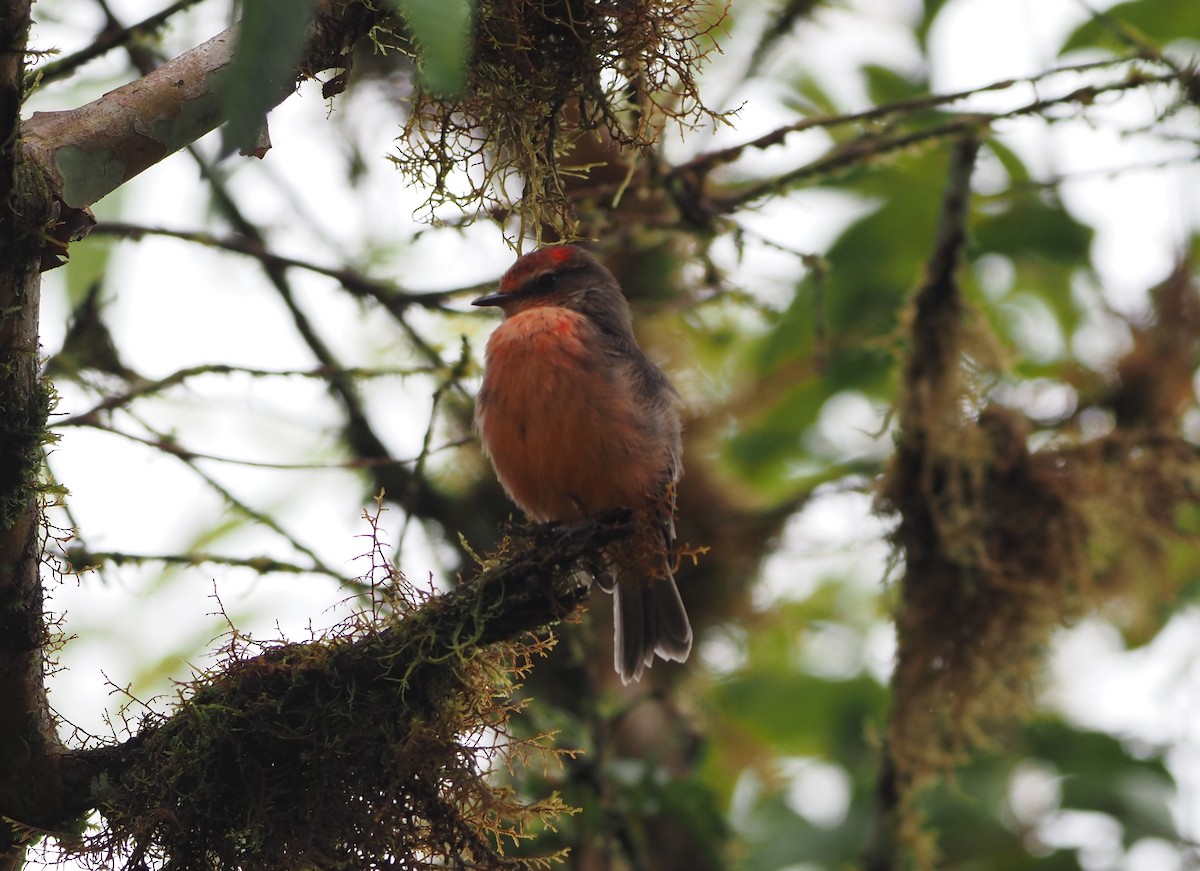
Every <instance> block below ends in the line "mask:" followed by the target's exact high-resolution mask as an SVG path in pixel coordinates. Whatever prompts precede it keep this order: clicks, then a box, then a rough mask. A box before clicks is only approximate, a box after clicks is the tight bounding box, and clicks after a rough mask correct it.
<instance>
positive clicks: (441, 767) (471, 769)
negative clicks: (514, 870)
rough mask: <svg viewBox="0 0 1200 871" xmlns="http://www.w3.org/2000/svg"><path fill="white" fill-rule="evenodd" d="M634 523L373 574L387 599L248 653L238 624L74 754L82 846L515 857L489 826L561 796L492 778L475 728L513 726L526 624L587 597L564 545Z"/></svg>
mask: <svg viewBox="0 0 1200 871" xmlns="http://www.w3.org/2000/svg"><path fill="white" fill-rule="evenodd" d="M632 530H633V523H632V518H631V517H629V516H628V513H627V512H617V513H613V514H610V515H606V516H604V517H601V518H598V519H595V520H591V521H587V522H584V523H582V524H578V525H573V526H559V525H546V526H539V527H534V528H532V529H531V530H528V531H527V532H523V533H522V535H523V536H525V537H524V538H522V540H521V541H520V543H519V546H514V545H512V544H510V545H509V547H508V552H506V553H505V554H503V555H502V556H503V558H502V560H500V561H498V562H496V563H494V564H489V565H487V566H486V568H485V570H484V571H483V572H482V573H481V574H480V575H479V576H478V577H477V578H476V579H474V580H472V581H470V582H467V583H464V584H462V585H461V586H459V587H458V588H457V589H455V590H454V591H452V592H450V593H446V594H444V595H439V596H433V597H431V598H428V599H427V600H426V601H425V602H424V603H423V604H421V605H420V606H419V607H409V606H410V605H411V604H412V603H411V602H409V603H408V605H406V604H405V602H406V601H407V599H406V598H405V597H404V596H396V597H389V596H388V595H387V594H386V591H385V595H384V597H383V602H384V603H385V604H390V605H391V606H392V607H382V608H380V607H378V604H379V603H378V602H376V605H377V607H375V608H373V609H372V610H371V612H370V613H366V614H360V615H358V616H357V617H356V618H353V619H352V620H350V621H349V622H347V623H346V624H343V625H342V626H341V627H339V628H337V629H335V630H334V631H333V632H331V633H330V634H329V635H328V636H326V637H324V638H320V639H317V640H314V641H311V642H306V643H280V644H275V645H271V646H267V647H261V646H260V647H258V648H257V651H258V652H257V653H256V654H255V655H247V651H248V650H250V649H251V647H252V646H251V645H250V644H249V643H247V642H245V641H244V640H242V641H241V642H240V643H239V639H238V637H237V636H234V638H233V640H232V641H231V643H230V645H229V647H228V650H227V652H226V656H225V660H224V662H223V663H221V664H220V665H219V667H218V668H216V669H214V670H213V671H212V672H210V673H208V674H206V675H202V676H201V677H200V678H198V679H197V680H196V681H195V682H193V683H192V684H190V685H189V686H188V687H187V688H186V692H185V693H184V694H183V695H184V696H185V697H184V698H182V699H181V701H180V703H179V705H178V706H177V708H176V710H175V711H174V712H173V713H172V714H171V715H170V716H169V717H163V718H150V719H148V720H147V722H145V723H144V724H143V726H142V728H141V730H140V731H139V732H138V734H136V735H134V736H133V737H131V738H130V739H128V740H127V741H125V742H124V743H122V744H119V745H115V746H105V747H99V748H92V749H85V750H78V751H74V752H72V753H70V754H69V755H68V757H67V758H66V760H65V763H64V764H65V766H66V767H67V768H68V769H69V777H70V779H71V780H72V782H74V783H76V784H78V785H79V787H80V788H81V793H80V799H81V802H80V806H79V808H78V809H79V811H80V812H82V811H85V810H87V809H89V808H92V807H95V808H98V809H99V810H100V811H101V813H102V814H103V815H104V817H105V819H106V821H107V828H106V829H105V830H104V831H103V832H102V833H101V834H100V835H98V836H95V837H91V838H88V839H87V840H85V841H81V842H79V844H78V852H79V853H80V854H81V855H82V856H83V858H84V860H85V861H91V862H94V863H96V864H98V865H104V863H111V861H112V860H113V859H114V858H115V857H121V858H125V859H127V860H128V861H130V862H134V863H136V862H140V861H147V862H149V863H150V864H151V866H152V867H154V866H160V865H161V866H162V867H187V868H199V869H205V868H212V869H218V868H221V869H223V868H233V867H295V866H297V865H303V864H308V863H313V862H314V857H324V860H325V862H324V864H323V863H322V862H315V864H322V866H323V867H324V866H325V865H327V864H329V863H330V862H332V865H334V866H338V867H341V866H340V865H338V863H339V862H348V861H351V860H352V861H353V863H354V866H355V867H375V866H374V865H373V864H372V861H371V860H372V858H381V857H388V856H390V857H398V856H407V857H412V858H413V860H414V862H415V863H416V864H415V865H414V866H413V867H424V865H425V864H426V863H428V864H436V862H435V861H433V860H432V859H431V858H430V857H431V856H440V857H441V858H442V859H443V860H447V859H448V860H452V861H451V864H454V863H455V862H459V863H461V862H462V861H468V862H474V863H479V864H481V865H483V866H486V867H526V862H528V860H517V859H511V858H508V857H504V856H503V850H502V849H501V842H502V841H504V840H506V839H512V838H519V837H524V836H527V834H525V833H526V830H527V828H528V826H529V824H530V822H531V819H533V818H545V817H546V816H547V815H551V814H553V813H556V812H559V811H560V810H561V809H562V808H561V806H559V805H557V804H556V803H555V801H554V800H553V799H551V800H550V801H549V803H547V802H545V801H543V802H541V803H538V804H534V805H529V804H527V803H525V801H523V800H519V799H518V798H516V797H514V796H512V795H510V794H508V793H506V792H504V791H503V790H501V789H498V788H496V787H494V786H493V785H492V784H490V783H489V782H488V781H487V779H486V778H485V777H484V775H483V774H482V773H481V772H480V767H481V766H480V763H479V756H480V752H481V749H480V748H481V744H482V745H483V746H484V747H486V743H487V742H486V740H483V739H485V738H486V737H487V736H488V735H492V736H495V735H500V736H501V737H502V739H506V740H509V741H512V742H516V743H520V742H519V740H518V739H515V738H512V737H511V736H507V735H506V732H505V723H506V718H507V714H508V713H509V712H511V710H512V707H511V704H510V703H509V702H508V698H509V696H510V690H511V674H512V672H513V671H514V669H515V670H516V671H517V672H518V673H520V672H521V671H522V670H523V668H524V667H527V663H528V660H529V658H530V656H531V653H535V652H537V651H538V650H540V649H541V648H542V647H544V644H545V641H544V636H543V637H542V640H540V641H538V640H533V641H531V640H530V639H531V638H535V636H531V635H530V633H535V632H538V631H539V630H542V629H544V628H545V627H548V626H550V625H552V624H553V623H555V622H556V621H558V620H561V619H563V618H564V617H567V616H568V615H570V614H571V613H573V612H574V611H575V609H576V608H577V607H578V606H579V604H580V603H581V602H582V601H583V600H584V598H585V597H586V595H587V585H586V584H583V583H581V582H580V580H579V579H578V577H577V576H576V574H575V571H574V566H575V565H576V563H577V562H578V561H579V560H581V559H586V558H587V556H588V555H589V554H592V553H595V552H596V550H597V549H598V548H601V547H603V546H604V545H606V544H609V543H611V542H613V541H615V540H617V539H619V538H622V537H624V536H627V535H629V534H630V533H631V532H632ZM392 581H393V582H394V583H396V584H402V583H403V581H402V579H399V578H393V579H392ZM88 784H91V785H92V786H91V788H90V789H89V788H85V787H86V786H87V785H88ZM105 867H108V866H107V865H105ZM405 867H409V866H408V865H405Z"/></svg>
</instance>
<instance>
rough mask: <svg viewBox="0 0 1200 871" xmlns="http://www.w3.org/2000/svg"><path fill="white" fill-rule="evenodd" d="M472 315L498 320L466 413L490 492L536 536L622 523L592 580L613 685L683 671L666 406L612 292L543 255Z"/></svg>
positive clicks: (594, 268) (675, 419)
mask: <svg viewBox="0 0 1200 871" xmlns="http://www.w3.org/2000/svg"><path fill="white" fill-rule="evenodd" d="M473 305H480V306H497V307H499V308H500V310H501V311H502V312H503V313H504V322H503V323H502V324H501V325H500V326H499V327H497V328H496V330H495V332H493V333H492V336H491V339H490V340H489V341H488V344H487V354H486V361H485V368H484V376H483V386H482V388H481V389H480V391H479V400H478V403H477V404H476V408H475V422H476V425H477V426H478V428H479V433H480V436H481V438H482V440H483V448H484V451H485V452H486V453H487V455H488V456H489V457H490V458H491V461H492V466H493V467H494V468H495V470H496V476H497V477H498V478H499V479H500V483H501V484H502V485H503V486H504V489H505V491H506V492H507V493H508V495H509V497H510V498H511V499H512V500H513V501H514V502H516V503H517V505H519V506H520V507H521V509H522V510H523V511H524V512H525V514H526V515H527V516H528V517H529V519H530V520H532V521H534V522H538V523H545V522H548V521H552V520H567V521H576V520H582V519H583V518H585V517H588V516H590V515H594V514H596V513H598V512H601V511H604V510H606V509H609V508H619V507H623V508H630V509H633V510H634V512H635V517H637V518H638V531H637V532H636V533H635V535H634V536H633V537H632V541H631V542H618V543H617V544H615V545H612V546H610V548H609V549H608V551H607V553H606V555H605V556H606V558H607V562H608V564H607V565H606V566H605V568H604V570H602V571H600V572H598V573H597V578H598V580H599V581H600V583H601V586H603V587H604V588H605V589H611V591H612V593H613V619H614V623H615V626H616V638H615V644H614V647H615V652H614V660H615V665H616V669H617V673H618V674H619V675H620V676H621V680H622V681H623V682H625V683H628V682H629V681H631V680H639V679H640V678H641V676H642V670H643V668H644V667H646V666H648V665H651V664H652V663H653V661H654V655H655V654H658V655H659V656H660V657H662V658H663V659H670V660H674V661H676V662H683V661H684V660H685V659H687V657H688V654H689V653H690V652H691V649H692V628H691V625H690V624H689V622H688V617H687V612H686V611H685V610H684V608H683V602H682V601H681V600H680V598H679V590H678V588H677V587H676V586H675V579H674V578H673V577H672V575H671V564H672V562H673V556H672V552H673V545H674V538H675V525H674V502H675V482H676V481H677V480H678V479H679V476H680V474H681V472H682V466H681V458H680V454H681V450H682V449H681V445H680V437H679V432H680V424H679V412H678V410H677V403H678V400H679V395H678V394H677V393H676V392H675V388H674V387H672V386H671V382H670V381H668V380H667V376H666V375H664V374H663V372H662V370H661V369H659V368H658V367H657V366H655V365H654V364H653V363H652V362H650V360H649V359H648V358H647V357H646V355H645V354H644V353H643V352H642V349H641V348H640V347H638V344H637V339H636V338H634V335H633V323H632V321H631V319H630V315H629V304H628V303H627V302H626V301H625V297H624V295H623V294H622V293H621V288H620V286H619V285H618V284H617V280H616V279H615V278H614V277H613V275H612V273H611V272H609V271H608V270H607V269H605V268H604V267H603V266H602V265H601V264H600V263H599V261H597V260H596V259H595V258H594V257H592V255H591V254H589V253H588V252H587V251H585V250H583V249H582V248H579V247H577V246H574V245H555V246H551V247H546V248H540V249H538V250H537V251H534V252H532V253H530V254H527V255H525V256H524V257H522V258H520V259H519V260H518V261H517V262H516V263H514V264H513V265H512V267H511V268H510V269H509V270H508V271H507V272H506V273H504V276H503V277H502V278H501V279H500V287H499V289H498V291H497V292H496V293H492V294H488V295H487V296H483V297H480V298H479V299H477V300H475V301H474V302H473Z"/></svg>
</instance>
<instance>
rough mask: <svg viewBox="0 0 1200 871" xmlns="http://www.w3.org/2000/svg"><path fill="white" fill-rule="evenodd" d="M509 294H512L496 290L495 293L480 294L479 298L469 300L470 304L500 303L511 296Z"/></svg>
mask: <svg viewBox="0 0 1200 871" xmlns="http://www.w3.org/2000/svg"><path fill="white" fill-rule="evenodd" d="M511 296H512V294H508V293H500V292H499V291H497V292H496V293H489V294H488V295H487V296H481V297H479V299H473V300H471V305H500V303H502V302H504V301H505V300H506V299H509V298H511Z"/></svg>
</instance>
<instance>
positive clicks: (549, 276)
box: [530, 272, 558, 293]
mask: <svg viewBox="0 0 1200 871" xmlns="http://www.w3.org/2000/svg"><path fill="white" fill-rule="evenodd" d="M556 284H558V273H557V272H545V273H542V274H541V275H539V276H538V277H537V278H535V279H534V281H533V287H531V288H530V290H532V291H533V292H534V293H546V292H548V291H551V290H553V289H554V286H555V285H556Z"/></svg>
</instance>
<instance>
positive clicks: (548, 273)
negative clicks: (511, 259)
mask: <svg viewBox="0 0 1200 871" xmlns="http://www.w3.org/2000/svg"><path fill="white" fill-rule="evenodd" d="M471 304H472V305H494V306H498V307H499V308H500V310H501V311H503V312H504V315H505V317H511V316H512V315H514V314H517V313H518V312H521V311H525V310H526V309H530V308H536V307H538V306H557V307H560V308H569V309H573V310H575V311H578V312H581V313H582V314H585V315H590V316H593V317H594V316H596V315H597V313H599V314H600V316H601V317H604V315H608V317H609V318H611V317H612V315H613V313H614V311H613V310H615V313H616V314H617V316H618V318H620V315H621V313H625V315H624V316H625V318H626V319H627V318H628V314H627V312H628V305H627V304H626V302H625V297H624V296H623V295H622V293H621V289H620V287H619V285H618V284H617V280H616V279H615V278H613V275H612V273H611V272H609V271H608V270H607V269H605V268H604V266H603V265H602V264H601V263H600V261H598V260H597V259H596V258H595V257H593V256H592V255H591V254H589V253H588V252H587V251H585V250H583V249H582V248H580V247H578V246H576V245H551V246H548V247H546V248H539V249H538V250H536V251H532V252H530V253H529V254H526V255H525V256H524V257H522V258H521V259H519V260H518V261H517V262H516V263H514V264H513V265H512V266H511V267H509V269H508V271H507V272H505V273H504V276H503V277H502V278H501V279H500V287H499V288H498V289H497V290H496V292H495V293H489V294H488V295H487V296H481V297H480V298H479V299H476V300H472V302H471ZM606 319H607V318H606Z"/></svg>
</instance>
